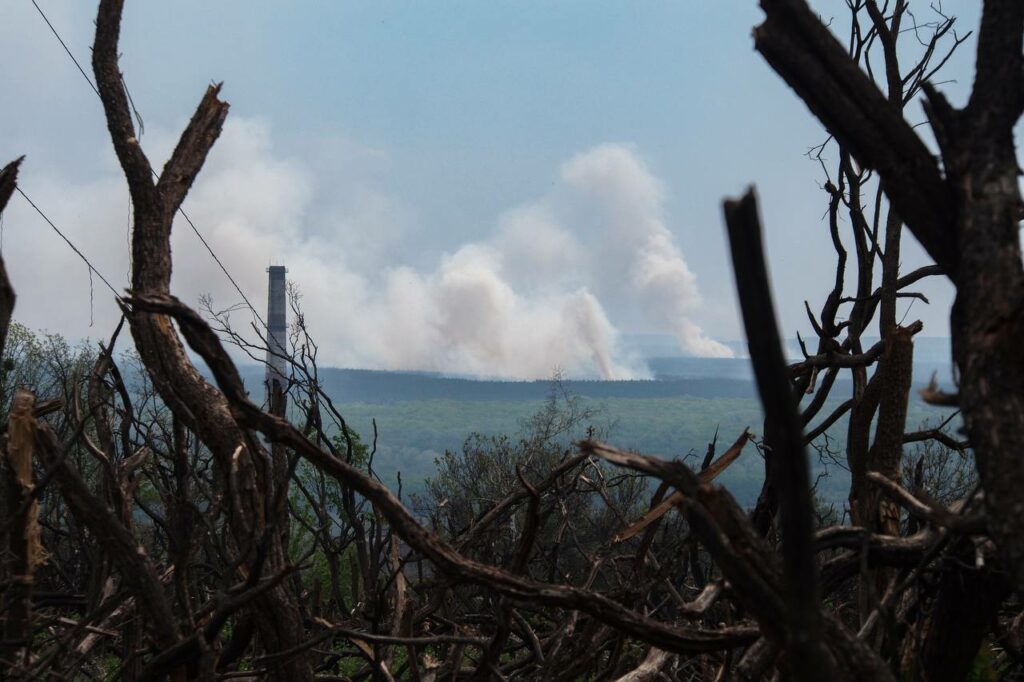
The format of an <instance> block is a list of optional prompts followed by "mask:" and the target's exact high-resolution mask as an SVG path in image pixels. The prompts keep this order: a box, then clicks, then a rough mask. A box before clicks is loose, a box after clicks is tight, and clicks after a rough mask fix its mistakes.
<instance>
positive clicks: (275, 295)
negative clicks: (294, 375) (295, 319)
mask: <svg viewBox="0 0 1024 682" xmlns="http://www.w3.org/2000/svg"><path fill="white" fill-rule="evenodd" d="M287 272H288V268H286V267H285V266H283V265H271V266H270V267H269V268H267V273H268V275H269V276H268V282H267V332H268V333H267V376H266V384H267V402H268V403H272V400H271V398H272V397H273V395H274V383H275V382H277V383H278V384H279V385H280V390H281V391H284V389H285V388H286V387H287V385H288V382H287V377H288V363H287V361H286V360H285V357H286V355H287V349H288V304H287V292H286V287H285V283H286V281H287V279H286V277H285V275H286V273H287Z"/></svg>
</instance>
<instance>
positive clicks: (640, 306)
mask: <svg viewBox="0 0 1024 682" xmlns="http://www.w3.org/2000/svg"><path fill="white" fill-rule="evenodd" d="M154 139H155V142H154V141H152V140H154ZM171 142H172V140H171V138H170V137H169V136H165V137H161V136H160V135H159V134H150V135H149V136H147V148H150V147H155V148H158V149H161V150H164V149H166V150H169V149H170V144H171ZM330 152H331V153H330V154H328V155H329V156H331V157H332V161H331V163H333V164H335V165H336V167H335V168H333V169H327V170H325V169H324V168H321V167H319V165H318V164H319V163H320V162H319V161H317V160H315V159H310V158H301V159H300V158H295V157H284V156H282V155H280V154H279V153H277V152H276V150H275V149H274V148H273V145H272V139H271V132H270V129H269V126H268V125H267V124H266V123H264V122H261V121H258V120H252V119H244V118H239V117H234V118H232V119H230V120H229V122H228V124H227V126H226V127H225V130H224V133H223V135H222V137H221V139H220V140H219V141H218V144H217V146H216V147H215V149H214V152H213V153H212V154H211V157H210V160H209V163H208V165H207V168H205V169H204V171H203V173H202V174H201V175H200V178H199V181H198V182H197V183H196V185H195V187H194V189H193V191H192V192H191V194H190V196H189V199H188V200H187V202H186V209H187V210H188V212H189V214H190V216H191V217H192V218H193V220H194V221H195V223H196V224H197V225H198V226H199V227H200V229H201V230H203V232H204V235H205V237H206V238H207V240H208V241H209V242H210V243H211V244H212V245H213V247H214V249H215V250H216V251H217V253H218V255H219V256H220V257H221V259H222V260H223V261H224V262H225V264H226V266H227V267H228V269H229V270H230V271H231V272H232V274H233V275H234V276H235V278H236V279H237V280H238V281H239V283H240V284H241V286H242V287H243V288H244V290H245V291H246V293H247V295H248V297H249V299H250V300H251V301H252V302H253V304H254V305H256V306H257V308H258V309H259V310H260V311H261V314H263V309H264V308H265V307H266V304H265V295H266V294H265V291H266V275H265V274H264V268H265V266H266V265H268V264H270V263H271V260H272V259H273V262H274V263H283V264H285V265H287V266H288V268H289V279H290V280H291V281H292V282H293V283H294V284H295V285H296V286H297V287H298V288H299V290H300V291H301V292H302V305H303V309H304V312H305V317H306V320H307V323H308V325H309V326H310V328H311V331H312V333H313V334H314V336H315V338H316V339H317V341H318V343H319V347H320V361H321V362H322V363H324V364H328V365H334V366H344V367H365V368H375V369H390V370H430V371H439V372H447V373H455V374H469V375H478V376H489V377H505V378H517V379H535V378H546V377H548V376H550V375H551V373H552V371H553V370H555V369H559V370H561V371H562V372H564V373H565V374H566V375H568V376H582V377H586V376H600V377H603V378H616V379H622V378H641V377H646V376H648V375H649V373H648V370H647V368H646V366H645V365H644V363H643V361H642V359H641V358H638V357H635V356H631V355H630V354H629V353H628V352H626V351H625V350H624V349H623V348H622V346H621V344H620V341H619V332H618V328H617V326H622V325H629V327H631V328H635V327H636V326H642V327H644V328H646V329H649V330H659V329H660V330H664V331H669V330H671V331H672V332H673V333H674V334H675V335H676V337H677V339H678V341H679V347H680V349H681V350H682V351H684V352H685V353H687V354H692V355H700V356H711V357H728V356H731V355H732V352H731V351H730V350H729V348H727V347H726V346H724V345H723V344H721V343H718V342H717V341H714V340H713V339H710V338H708V337H707V336H706V335H705V334H704V333H703V332H702V330H701V329H700V327H699V326H698V325H697V324H696V323H695V322H694V321H693V319H692V315H693V314H694V312H695V311H697V310H698V309H699V306H700V293H699V290H698V287H697V281H696V277H695V275H694V273H693V272H692V271H691V270H690V268H689V266H688V265H687V263H686V260H685V258H684V256H683V251H682V249H681V248H680V246H679V244H678V243H677V242H676V240H675V239H674V237H673V234H672V232H670V231H669V229H668V228H667V226H666V224H665V216H664V203H665V192H664V189H663V187H662V184H661V182H660V181H659V180H658V179H657V178H656V177H655V176H654V174H653V173H652V172H651V171H650V169H649V168H648V167H647V165H646V164H645V163H644V161H643V160H642V158H641V157H640V156H639V155H638V154H637V152H636V151H635V150H634V149H632V148H631V147H630V146H627V145H621V144H604V145H600V146H597V147H594V148H592V149H589V150H586V151H584V152H582V153H580V154H579V155H577V156H575V157H573V158H571V159H569V160H568V161H566V162H565V163H564V164H563V165H562V167H561V168H560V169H559V171H558V175H557V181H556V182H555V183H554V184H553V186H552V188H551V190H550V191H549V192H547V193H546V194H545V195H544V196H540V197H537V198H535V199H533V200H531V201H526V202H523V203H522V204H520V205H518V206H515V207H512V208H511V209H509V210H506V211H505V212H503V213H502V214H500V215H499V216H497V217H496V219H495V220H494V224H493V225H492V226H485V227H486V229H482V230H481V232H480V233H481V235H482V236H481V238H480V239H479V240H476V241H472V242H469V243H464V244H459V245H456V246H455V247H454V248H450V249H449V250H447V251H445V252H443V253H441V254H440V255H439V256H438V257H437V258H436V259H434V263H433V265H427V266H424V265H423V259H422V258H421V259H419V261H420V262H419V264H418V265H414V264H412V261H413V260H414V259H412V258H409V259H408V262H404V263H403V262H400V261H401V260H402V258H403V255H405V256H408V254H409V253H410V249H416V248H417V245H419V246H420V247H422V248H423V249H426V248H429V246H428V245H429V244H430V242H429V240H428V236H429V235H426V234H423V233H421V234H416V231H415V230H414V229H412V227H411V225H413V224H414V222H415V220H414V217H412V216H414V214H415V212H414V211H412V210H410V209H409V208H408V207H406V206H404V205H403V204H402V202H401V201H400V200H398V199H396V198H394V197H393V196H391V195H390V194H389V193H387V192H383V191H381V190H380V189H379V187H380V184H381V183H379V182H377V183H375V182H374V181H373V176H374V174H378V175H379V174H381V173H382V172H386V159H384V160H382V158H384V157H386V155H382V154H381V153H380V152H378V151H376V150H372V149H367V148H365V147H360V146H358V145H353V144H350V143H337V144H336V145H335V146H333V147H330ZM108 166H109V168H110V172H109V174H108V175H104V176H102V177H100V178H98V179H96V180H94V181H92V182H90V183H88V184H84V183H79V184H77V185H76V184H74V183H72V182H69V181H67V179H62V178H55V177H48V176H45V175H42V174H40V173H38V172H36V173H35V174H26V175H27V179H29V180H30V183H26V184H27V185H30V187H31V188H32V190H31V191H33V192H34V193H36V194H37V196H38V197H39V201H40V202H41V203H42V204H43V205H44V206H45V207H47V208H48V209H49V211H50V212H51V213H52V214H53V215H52V216H51V217H54V218H55V219H56V220H57V221H58V224H62V225H65V226H66V227H67V229H68V231H69V232H70V233H71V237H72V239H74V240H76V241H77V242H78V243H81V244H84V245H87V246H89V247H92V245H104V246H105V248H103V247H99V246H97V247H95V248H88V249H87V253H88V254H89V255H90V258H91V259H92V260H93V262H94V264H95V265H96V266H97V268H100V270H101V271H102V272H105V273H110V275H108V276H111V277H112V279H113V281H114V284H115V286H118V283H119V282H120V283H121V284H123V282H124V281H125V280H124V276H125V275H124V273H126V271H127V267H128V265H127V241H126V239H127V233H126V231H127V225H128V214H127V196H126V195H127V192H126V190H125V189H124V185H123V181H121V180H120V178H119V177H118V175H119V174H118V173H117V172H116V171H117V169H116V167H115V166H114V165H113V163H108ZM382 167H383V168H385V171H381V168H382ZM367 178H370V179H369V180H368V179H367ZM21 203H22V202H12V206H11V207H10V209H9V213H8V215H7V216H6V223H7V225H8V226H9V227H8V229H11V228H10V226H12V225H19V226H20V225H24V226H25V227H19V229H25V230H28V229H29V228H28V226H35V225H36V221H38V218H37V217H36V216H34V215H33V214H31V213H29V210H28V209H27V208H26V207H24V206H23V205H21ZM309 225H316V226H319V229H314V228H308V227H307V226H309ZM32 229H35V228H34V227H33V228H32ZM40 229H42V228H40ZM441 236H442V237H443V234H442V235H441ZM33 241H35V240H32V241H30V240H25V239H18V240H9V243H8V244H7V245H6V247H7V252H6V253H5V254H4V255H5V258H6V259H7V260H8V263H9V266H10V270H11V271H12V280H13V281H14V282H15V286H16V288H17V289H18V295H19V301H18V303H19V305H18V309H17V310H16V311H15V315H16V317H17V318H18V319H19V320H21V321H23V322H25V323H26V324H29V325H30V326H34V327H42V328H49V329H52V330H54V331H59V332H61V333H64V334H66V335H68V336H71V337H72V338H73V337H76V336H82V335H83V331H84V332H85V333H89V334H92V335H94V336H104V335H105V334H106V330H105V327H104V325H105V324H107V323H109V324H110V325H112V324H113V322H114V321H115V320H116V315H117V312H116V308H115V307H114V306H113V305H112V301H111V300H108V299H111V298H112V297H111V296H109V295H108V294H109V292H108V291H105V290H101V289H96V291H95V296H96V301H97V303H96V308H95V310H94V311H90V310H89V308H88V307H87V301H85V300H83V299H82V298H81V297H79V296H74V295H70V296H69V295H67V294H66V292H67V291H75V290H81V281H82V279H84V277H85V275H84V266H80V264H79V263H78V262H76V260H75V258H76V257H75V256H74V254H71V253H70V252H69V251H68V250H67V249H64V248H57V247H54V248H48V249H46V252H45V254H43V255H40V253H39V247H38V246H33V244H32V242H33ZM173 246H174V255H175V271H174V280H173V282H172V289H173V291H174V293H175V294H176V295H178V296H179V297H181V298H182V299H183V300H185V301H186V302H189V303H191V304H193V305H194V304H195V303H196V302H197V301H198V299H199V297H200V296H201V295H203V294H211V295H212V298H213V300H214V302H215V304H220V305H226V304H228V303H231V302H234V301H236V300H238V296H237V294H236V293H235V292H234V290H233V289H232V287H231V285H230V284H229V283H228V282H227V281H226V279H225V278H224V276H223V274H222V273H221V272H220V271H219V268H218V266H217V265H216V264H215V263H213V262H212V260H211V259H210V258H209V256H208V255H207V254H206V253H205V252H204V251H203V250H202V248H201V246H200V245H199V244H198V242H197V240H196V238H195V236H194V235H193V234H191V232H190V230H189V228H188V226H187V225H186V224H184V223H183V222H182V221H178V223H176V225H175V236H174V244H173ZM101 248H103V250H102V251H100V249H101ZM433 248H436V246H435V247H433ZM421 250H422V249H421ZM96 284H97V285H98V284H99V283H98V282H97V283H96ZM58 292H60V293H58ZM35 299H39V300H35ZM33 301H35V303H33ZM43 302H46V305H42V303H43ZM58 308H60V309H58ZM63 308H66V310H65V309H63ZM93 315H94V316H95V324H94V326H92V327H91V328H90V327H87V326H86V325H87V324H88V323H89V322H90V321H92V320H91V317H92V316H93ZM55 320H60V322H59V323H55ZM235 322H236V323H237V324H238V325H239V326H243V324H247V322H244V323H243V322H242V318H240V317H239V318H237V319H236V320H235ZM86 330H87V331H86Z"/></svg>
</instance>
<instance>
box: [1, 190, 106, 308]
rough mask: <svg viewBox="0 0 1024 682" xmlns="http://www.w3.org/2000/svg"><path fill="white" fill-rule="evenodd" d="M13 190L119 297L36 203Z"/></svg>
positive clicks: (22, 192) (20, 192)
mask: <svg viewBox="0 0 1024 682" xmlns="http://www.w3.org/2000/svg"><path fill="white" fill-rule="evenodd" d="M15 189H16V190H18V194H20V195H21V196H22V198H23V199H24V200H25V201H27V202H28V204H29V206H31V207H32V208H34V209H35V211H36V213H38V214H39V215H40V217H42V219H43V220H45V221H46V222H47V224H48V225H49V226H50V227H51V228H53V231H54V232H56V233H57V234H58V235H59V236H60V238H61V239H63V240H64V241H65V242H66V243H67V245H68V246H70V247H71V250H72V251H74V252H75V253H76V254H78V257H79V258H81V259H82V261H83V262H84V263H85V264H86V265H87V266H89V271H90V272H92V273H95V274H96V276H97V277H99V278H100V280H101V281H102V282H103V283H104V284H106V285H107V288H108V289H110V290H111V291H112V292H113V293H114V296H119V294H118V293H117V289H115V288H114V285H113V284H111V283H110V281H109V280H108V279H107V278H106V277H104V276H103V273H102V272H100V271H99V270H97V269H96V267H95V266H94V265H93V264H92V263H91V262H90V261H89V259H88V258H86V257H85V254H84V253H82V251H81V250H80V249H79V248H78V247H77V246H75V244H74V242H72V241H71V240H70V239H69V238H68V236H67V235H66V234H64V233H63V232H61V229H60V228H59V227H57V225H56V224H55V223H54V222H53V221H52V220H50V217H49V216H48V215H46V214H45V213H43V209H41V208H39V206H38V205H36V203H35V202H34V201H32V199H30V198H29V196H28V195H27V194H25V190H23V189H22V188H21V187H17V186H16V187H15Z"/></svg>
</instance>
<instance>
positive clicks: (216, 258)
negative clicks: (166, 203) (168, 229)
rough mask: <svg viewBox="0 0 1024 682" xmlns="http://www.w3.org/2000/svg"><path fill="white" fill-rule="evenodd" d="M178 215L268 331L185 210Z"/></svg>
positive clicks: (265, 325)
mask: <svg viewBox="0 0 1024 682" xmlns="http://www.w3.org/2000/svg"><path fill="white" fill-rule="evenodd" d="M178 213H180V214H181V217H182V218H184V219H185V222H187V223H188V225H189V227H191V228H192V231H193V232H195V233H196V236H197V237H199V241H201V242H202V243H203V246H205V247H206V250H207V251H209V252H210V257H211V258H213V260H214V261H216V262H217V265H219V266H220V269H221V270H222V271H223V272H224V276H225V277H227V278H228V281H229V282H231V284H232V285H234V287H235V291H237V292H238V295H239V296H241V297H242V300H243V301H245V305H247V306H249V310H251V311H252V314H253V315H255V316H256V319H257V320H259V321H260V324H262V325H263V328H264V329H268V327H267V323H266V322H264V321H263V318H262V317H260V314H259V313H258V312H256V308H254V307H253V306H252V303H249V299H248V298H246V296H245V294H244V293H242V288H241V287H240V286H238V283H237V282H236V281H235V278H234V277H232V276H231V273H230V272H228V269H227V268H226V267H224V263H222V262H221V260H220V258H218V257H217V254H215V253H214V252H213V249H212V248H210V245H209V244H208V243H207V242H206V239H205V238H204V237H203V235H201V234H200V233H199V230H198V229H196V226H195V223H193V222H192V219H191V218H189V217H188V214H187V213H185V209H183V208H181V207H178Z"/></svg>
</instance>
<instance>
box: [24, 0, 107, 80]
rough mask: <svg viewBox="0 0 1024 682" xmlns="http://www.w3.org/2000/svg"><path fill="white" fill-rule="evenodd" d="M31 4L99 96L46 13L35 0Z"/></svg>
mask: <svg viewBox="0 0 1024 682" xmlns="http://www.w3.org/2000/svg"><path fill="white" fill-rule="evenodd" d="M32 5H33V6H34V7H35V8H36V11H37V12H39V16H41V17H42V18H43V21H45V22H46V25H47V26H49V27H50V30H51V31H52V32H53V35H54V37H55V38H57V42H59V43H60V46H61V47H63V48H64V51H65V52H67V53H68V56H69V57H71V61H73V62H74V63H75V66H77V67H78V72H79V73H81V74H82V78H84V79H85V82H86V83H88V84H89V87H90V88H92V91H93V92H95V93H96V96H97V97H99V96H100V91H99V89H98V88H97V87H96V84H95V83H93V82H92V79H91V78H89V74H87V73H86V72H85V69H83V68H82V65H81V64H79V63H78V60H77V59H75V55H73V54H71V50H69V49H68V46H67V44H66V43H65V42H64V39H63V38H61V37H60V34H59V33H57V29H55V28H54V27H53V24H51V23H50V20H49V19H48V18H47V17H46V13H45V12H43V9H42V8H41V7H40V6H39V5H38V4H36V0H32Z"/></svg>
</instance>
